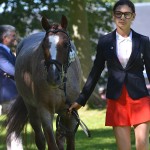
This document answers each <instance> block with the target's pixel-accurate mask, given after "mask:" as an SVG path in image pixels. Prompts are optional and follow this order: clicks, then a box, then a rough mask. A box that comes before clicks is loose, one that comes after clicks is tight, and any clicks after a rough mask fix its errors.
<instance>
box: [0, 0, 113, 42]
mask: <svg viewBox="0 0 150 150" xmlns="http://www.w3.org/2000/svg"><path fill="white" fill-rule="evenodd" d="M70 3H71V0H58V1H56V0H33V1H30V0H15V1H12V0H4V1H3V2H1V3H0V6H1V7H3V9H4V12H2V13H1V15H0V20H1V24H11V25H14V26H15V27H16V28H17V29H18V31H19V33H20V35H21V36H24V35H26V34H28V33H29V32H31V31H33V30H34V29H39V30H41V29H42V27H41V24H40V20H41V16H46V17H47V18H49V19H50V22H53V21H55V22H56V21H57V22H58V20H60V17H61V15H62V14H64V15H66V16H68V15H69V12H70V11H72V10H70ZM86 4H87V5H86V10H87V14H88V22H89V32H90V35H91V38H93V39H95V38H97V33H96V31H95V29H97V30H100V31H104V32H107V31H110V30H111V25H110V24H111V13H110V10H111V5H110V3H109V0H108V1H106V0H105V1H97V0H86ZM91 8H93V10H92V9H91ZM101 8H102V9H101ZM68 19H69V18H68Z"/></svg>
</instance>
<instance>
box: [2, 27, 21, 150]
mask: <svg viewBox="0 0 150 150" xmlns="http://www.w3.org/2000/svg"><path fill="white" fill-rule="evenodd" d="M16 44H17V41H16V29H15V27H13V26H11V25H0V104H1V106H2V114H6V113H7V112H8V110H9V107H10V106H11V104H12V103H13V102H14V101H15V99H16V97H17V95H18V92H17V89H16V83H15V80H14V73H15V60H16V58H15V55H14V54H13V53H12V49H11V48H12V47H14V46H16ZM22 149H23V148H22V143H21V139H19V140H15V135H14V134H13V135H11V143H10V144H8V143H7V150H22Z"/></svg>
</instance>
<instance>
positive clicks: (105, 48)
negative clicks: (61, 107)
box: [69, 0, 150, 150]
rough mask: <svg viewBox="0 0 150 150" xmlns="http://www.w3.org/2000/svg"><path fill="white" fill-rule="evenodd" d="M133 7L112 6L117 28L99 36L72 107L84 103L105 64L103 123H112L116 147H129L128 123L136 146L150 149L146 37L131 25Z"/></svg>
mask: <svg viewBox="0 0 150 150" xmlns="http://www.w3.org/2000/svg"><path fill="white" fill-rule="evenodd" d="M135 16H136V14H135V7H134V4H133V3H132V2H131V1H129V0H120V1H117V2H116V4H115V5H114V8H113V19H114V22H115V24H116V30H115V31H113V32H111V33H109V34H107V35H105V36H103V37H101V38H100V39H99V42H98V46H97V54H96V59H95V61H94V65H93V67H92V70H91V72H90V74H89V77H88V79H87V81H86V83H85V85H84V87H83V90H82V92H81V94H80V95H79V97H78V99H77V100H76V102H75V103H73V104H72V105H71V107H70V108H69V111H70V112H71V111H72V109H76V110H78V109H79V108H81V107H82V106H84V105H85V104H86V101H87V100H88V98H89V96H90V95H91V93H92V92H93V89H94V87H95V85H96V83H97V81H98V79H99V76H100V75H101V72H102V71H103V69H104V67H105V64H106V65H107V68H108V83H107V92H106V97H107V111H106V126H112V127H113V131H114V134H115V138H116V143H117V147H118V149H119V150H131V138H130V132H131V127H132V126H133V127H134V132H135V139H136V149H137V150H148V149H149V130H150V97H149V94H148V90H147V88H146V84H145V80H144V76H143V70H144V67H145V68H146V72H147V76H148V79H149V81H150V63H149V62H150V41H149V38H148V37H146V36H143V35H140V34H138V33H136V32H135V31H134V30H132V29H131V24H132V21H133V20H134V18H135Z"/></svg>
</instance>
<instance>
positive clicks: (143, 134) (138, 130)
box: [134, 122, 150, 150]
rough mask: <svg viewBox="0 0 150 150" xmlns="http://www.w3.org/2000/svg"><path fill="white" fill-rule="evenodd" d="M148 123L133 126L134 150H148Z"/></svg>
mask: <svg viewBox="0 0 150 150" xmlns="http://www.w3.org/2000/svg"><path fill="white" fill-rule="evenodd" d="M149 131H150V122H145V123H142V124H138V125H135V126H134V132H135V139H136V150H149Z"/></svg>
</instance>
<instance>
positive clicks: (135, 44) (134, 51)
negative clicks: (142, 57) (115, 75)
mask: <svg viewBox="0 0 150 150" xmlns="http://www.w3.org/2000/svg"><path fill="white" fill-rule="evenodd" d="M139 46H140V37H139V36H138V34H137V33H136V32H134V31H133V30H132V53H131V56H130V58H129V61H128V63H127V65H126V69H128V68H129V67H130V66H131V65H132V63H133V62H134V60H135V58H136V56H137V54H138V53H139Z"/></svg>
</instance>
